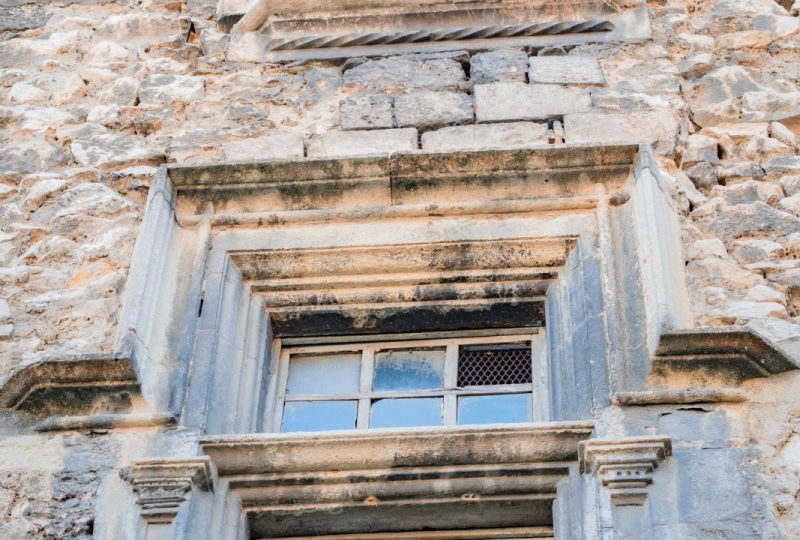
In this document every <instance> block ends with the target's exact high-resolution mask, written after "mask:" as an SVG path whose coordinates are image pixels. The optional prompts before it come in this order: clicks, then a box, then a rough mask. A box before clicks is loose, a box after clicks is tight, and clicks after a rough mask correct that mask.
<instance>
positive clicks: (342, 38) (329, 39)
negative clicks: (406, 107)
mask: <svg viewBox="0 0 800 540" xmlns="http://www.w3.org/2000/svg"><path fill="white" fill-rule="evenodd" d="M613 30H614V24H613V23H611V22H610V21H606V20H602V19H592V20H584V21H558V22H545V23H531V24H504V25H496V26H470V27H466V28H445V29H440V30H419V31H405V32H368V33H364V32H361V33H352V34H332V35H325V36H303V37H301V38H296V39H288V38H281V39H273V40H271V41H270V42H269V43H268V45H267V49H268V50H270V51H285V50H295V49H323V48H330V47H361V46H369V45H394V44H399V43H424V42H437V41H461V40H467V39H491V38H504V37H520V36H526V37H528V36H553V35H558V34H583V33H590V32H611V31H613Z"/></svg>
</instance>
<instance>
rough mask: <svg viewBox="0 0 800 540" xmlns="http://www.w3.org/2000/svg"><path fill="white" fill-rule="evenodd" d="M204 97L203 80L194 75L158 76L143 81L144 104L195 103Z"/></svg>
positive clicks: (141, 98) (142, 98)
mask: <svg viewBox="0 0 800 540" xmlns="http://www.w3.org/2000/svg"><path fill="white" fill-rule="evenodd" d="M202 97H203V79H202V78H201V77H195V76H192V75H156V76H153V77H149V78H147V79H145V80H144V81H142V83H141V86H139V101H140V102H141V103H142V104H163V105H168V104H170V103H173V102H175V101H181V102H187V103H188V102H193V101H198V100H200V99H202Z"/></svg>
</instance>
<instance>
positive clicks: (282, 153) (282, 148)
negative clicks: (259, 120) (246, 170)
mask: <svg viewBox="0 0 800 540" xmlns="http://www.w3.org/2000/svg"><path fill="white" fill-rule="evenodd" d="M222 152H223V153H224V154H225V159H227V160H230V161H258V160H265V159H282V158H301V157H303V152H304V145H303V136H302V135H301V134H299V133H280V132H271V133H267V134H266V135H262V136H260V137H254V138H250V139H244V140H241V141H227V142H225V143H224V144H223V145H222Z"/></svg>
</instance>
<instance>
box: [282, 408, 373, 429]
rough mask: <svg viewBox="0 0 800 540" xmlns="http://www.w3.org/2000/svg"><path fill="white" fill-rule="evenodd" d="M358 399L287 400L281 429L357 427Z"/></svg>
mask: <svg viewBox="0 0 800 540" xmlns="http://www.w3.org/2000/svg"><path fill="white" fill-rule="evenodd" d="M357 410H358V401H287V402H286V405H285V406H284V407H283V425H282V426H281V431H283V432H284V433H289V432H293V431H326V430H334V429H355V428H356V411H357Z"/></svg>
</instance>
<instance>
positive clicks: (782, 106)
mask: <svg viewBox="0 0 800 540" xmlns="http://www.w3.org/2000/svg"><path fill="white" fill-rule="evenodd" d="M798 114H800V92H775V91H774V90H762V91H759V92H747V93H746V94H744V95H743V96H742V120H744V121H745V122H765V121H769V120H783V119H784V118H790V117H793V116H797V115H798Z"/></svg>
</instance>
